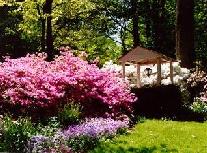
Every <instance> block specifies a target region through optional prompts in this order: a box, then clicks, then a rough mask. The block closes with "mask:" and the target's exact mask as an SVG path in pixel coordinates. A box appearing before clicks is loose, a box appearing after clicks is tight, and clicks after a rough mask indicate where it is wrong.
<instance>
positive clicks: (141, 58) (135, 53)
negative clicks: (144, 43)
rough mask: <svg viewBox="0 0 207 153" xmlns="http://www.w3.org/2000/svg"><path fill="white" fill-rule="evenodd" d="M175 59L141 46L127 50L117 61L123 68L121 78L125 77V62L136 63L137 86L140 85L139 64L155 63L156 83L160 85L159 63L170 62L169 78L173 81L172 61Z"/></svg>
mask: <svg viewBox="0 0 207 153" xmlns="http://www.w3.org/2000/svg"><path fill="white" fill-rule="evenodd" d="M174 61H175V59H173V58H170V57H167V56H165V55H163V54H161V53H158V52H156V51H153V50H149V49H146V48H143V47H140V46H138V47H136V48H134V49H132V50H131V51H129V52H128V53H127V54H126V55H123V56H122V57H120V58H119V62H120V63H121V64H122V68H123V78H125V76H126V74H125V64H126V63H133V64H136V67H137V87H138V88H140V87H141V80H140V66H142V65H148V64H157V84H158V85H161V79H162V76H161V64H162V63H166V62H167V63H168V62H169V63H170V80H171V82H172V83H173V65H172V63H173V62H174Z"/></svg>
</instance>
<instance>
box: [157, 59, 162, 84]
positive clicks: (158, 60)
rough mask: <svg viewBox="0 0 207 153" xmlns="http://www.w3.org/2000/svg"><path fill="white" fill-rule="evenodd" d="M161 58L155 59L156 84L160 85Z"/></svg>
mask: <svg viewBox="0 0 207 153" xmlns="http://www.w3.org/2000/svg"><path fill="white" fill-rule="evenodd" d="M161 77H162V76H161V58H158V59H157V85H161Z"/></svg>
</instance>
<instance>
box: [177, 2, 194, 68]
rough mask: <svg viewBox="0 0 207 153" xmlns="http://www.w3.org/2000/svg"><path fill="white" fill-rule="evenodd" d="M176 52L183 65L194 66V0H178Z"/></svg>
mask: <svg viewBox="0 0 207 153" xmlns="http://www.w3.org/2000/svg"><path fill="white" fill-rule="evenodd" d="M176 5H177V8H176V54H177V58H179V59H180V60H181V66H182V67H186V68H192V67H193V54H194V18H193V9H194V0H177V4H176Z"/></svg>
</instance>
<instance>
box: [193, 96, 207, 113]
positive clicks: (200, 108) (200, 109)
mask: <svg viewBox="0 0 207 153" xmlns="http://www.w3.org/2000/svg"><path fill="white" fill-rule="evenodd" d="M191 109H192V110H193V111H194V112H196V113H201V114H205V115H206V116H207V103H206V102H204V101H202V100H201V99H200V98H195V101H194V102H193V104H192V105H191Z"/></svg>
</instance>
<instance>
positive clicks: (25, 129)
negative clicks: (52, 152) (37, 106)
mask: <svg viewBox="0 0 207 153" xmlns="http://www.w3.org/2000/svg"><path fill="white" fill-rule="evenodd" d="M2 122H3V123H2V131H1V132H2V136H1V148H0V150H1V151H10V152H19V153H23V152H26V150H25V148H26V145H27V141H28V140H29V138H30V137H31V136H32V135H34V134H36V132H37V130H36V129H35V128H34V126H33V125H32V123H31V121H30V119H28V118H19V119H18V120H16V121H13V120H12V119H11V118H10V117H8V116H6V117H4V118H3V121H2Z"/></svg>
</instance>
